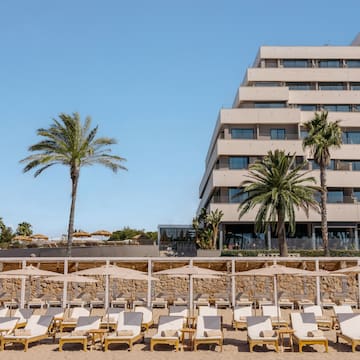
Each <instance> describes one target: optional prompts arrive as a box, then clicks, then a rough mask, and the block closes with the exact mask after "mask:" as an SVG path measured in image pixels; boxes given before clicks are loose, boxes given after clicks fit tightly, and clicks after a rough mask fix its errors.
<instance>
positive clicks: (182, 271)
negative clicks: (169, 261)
mask: <svg viewBox="0 0 360 360" xmlns="http://www.w3.org/2000/svg"><path fill="white" fill-rule="evenodd" d="M154 275H168V276H172V277H184V276H187V278H188V279H189V299H190V310H191V311H192V310H193V303H194V300H193V278H194V277H206V276H214V277H218V276H221V275H225V273H223V272H221V271H216V270H211V269H206V268H202V267H199V266H194V265H185V266H181V267H177V268H171V269H167V270H161V271H157V272H156V273H155V274H154Z"/></svg>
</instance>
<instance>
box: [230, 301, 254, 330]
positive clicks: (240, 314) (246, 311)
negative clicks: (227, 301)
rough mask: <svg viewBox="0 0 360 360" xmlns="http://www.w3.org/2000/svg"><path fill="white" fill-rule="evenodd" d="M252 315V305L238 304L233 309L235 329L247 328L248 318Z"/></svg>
mask: <svg viewBox="0 0 360 360" xmlns="http://www.w3.org/2000/svg"><path fill="white" fill-rule="evenodd" d="M248 316H252V307H251V305H247V306H236V307H235V309H234V311H233V327H234V329H235V330H238V329H244V328H246V325H247V323H246V318H247V317H248Z"/></svg>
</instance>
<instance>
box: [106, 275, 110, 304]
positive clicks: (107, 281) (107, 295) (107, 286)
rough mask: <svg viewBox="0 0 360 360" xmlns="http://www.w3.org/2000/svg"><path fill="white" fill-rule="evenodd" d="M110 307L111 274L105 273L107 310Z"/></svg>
mask: <svg viewBox="0 0 360 360" xmlns="http://www.w3.org/2000/svg"><path fill="white" fill-rule="evenodd" d="M108 307H109V275H105V310H107V309H108Z"/></svg>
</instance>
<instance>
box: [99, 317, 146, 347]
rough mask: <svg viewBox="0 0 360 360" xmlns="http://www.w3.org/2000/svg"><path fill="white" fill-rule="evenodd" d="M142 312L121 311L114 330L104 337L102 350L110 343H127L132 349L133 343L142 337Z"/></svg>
mask: <svg viewBox="0 0 360 360" xmlns="http://www.w3.org/2000/svg"><path fill="white" fill-rule="evenodd" d="M142 317H143V314H142V313H141V312H124V311H123V312H122V313H120V315H119V319H118V323H117V327H116V331H115V332H114V333H112V334H109V335H108V336H106V337H105V339H104V351H107V350H108V349H109V345H110V344H127V345H128V346H129V350H132V347H133V344H134V343H135V342H137V341H139V340H140V339H143V338H144V334H143V333H142V332H141V323H142Z"/></svg>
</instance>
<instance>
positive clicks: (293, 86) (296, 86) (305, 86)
mask: <svg viewBox="0 0 360 360" xmlns="http://www.w3.org/2000/svg"><path fill="white" fill-rule="evenodd" d="M286 86H287V87H288V88H289V90H313V89H314V85H312V84H311V83H305V82H299V83H286Z"/></svg>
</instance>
